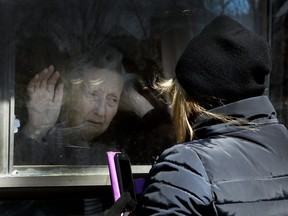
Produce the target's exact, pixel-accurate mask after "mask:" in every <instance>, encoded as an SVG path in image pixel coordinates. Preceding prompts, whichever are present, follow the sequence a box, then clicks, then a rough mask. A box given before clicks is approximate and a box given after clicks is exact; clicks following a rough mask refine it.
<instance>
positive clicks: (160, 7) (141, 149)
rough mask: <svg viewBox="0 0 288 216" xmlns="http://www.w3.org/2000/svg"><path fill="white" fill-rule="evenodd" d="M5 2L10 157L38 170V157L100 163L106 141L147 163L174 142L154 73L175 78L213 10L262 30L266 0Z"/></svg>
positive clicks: (44, 164) (49, 161) (47, 165)
mask: <svg viewBox="0 0 288 216" xmlns="http://www.w3.org/2000/svg"><path fill="white" fill-rule="evenodd" d="M1 4H3V5H5V7H7V8H8V9H9V10H5V11H6V12H5V14H7V13H9V14H13V17H12V16H11V17H10V18H9V19H10V20H11V24H10V25H9V26H10V27H11V29H10V30H9V31H11V37H9V38H10V40H11V41H12V42H13V43H12V44H13V49H12V50H13V52H9V53H6V55H7V58H8V59H13V60H14V62H15V63H14V66H13V67H12V68H10V69H9V71H7V73H9V74H10V75H9V76H12V77H14V76H15V87H13V88H14V89H15V109H14V107H13V112H14V113H13V112H12V114H11V115H13V117H14V114H15V116H16V121H15V125H13V127H14V126H15V134H14V135H15V136H14V137H13V143H12V144H13V145H12V146H13V148H11V149H12V150H11V156H12V164H13V165H14V166H15V169H16V168H17V169H22V170H24V171H25V170H29V172H30V171H31V168H32V172H35V173H37V172H38V171H37V172H36V168H39V165H40V166H41V167H40V168H41V169H42V171H43V172H46V173H47V172H48V173H50V172H51V173H53V172H54V171H55V169H51V166H53V167H55V166H56V167H57V168H59V169H60V173H65V172H67V170H65V169H66V168H67V165H68V168H70V172H72V173H74V172H76V173H77V172H80V171H79V170H78V168H79V166H80V167H87V165H88V166H90V165H101V166H102V165H104V166H103V167H105V165H106V164H107V159H106V152H107V151H112V150H113V151H124V152H126V153H127V154H128V155H129V156H130V158H131V162H132V164H133V165H151V164H152V162H153V160H154V159H155V157H156V156H157V155H158V154H159V153H160V152H161V151H162V150H163V149H165V148H167V147H169V146H170V145H173V144H174V143H175V138H174V131H173V127H172V122H171V118H170V116H169V107H167V105H166V103H164V102H163V101H165V100H169V98H168V97H166V96H159V95H158V94H157V93H156V92H155V91H154V90H153V88H152V83H153V81H154V80H155V78H156V79H159V78H173V77H174V68H175V64H176V62H177V59H178V58H179V56H180V54H181V52H182V51H183V49H184V47H185V46H186V44H187V43H188V41H189V40H190V39H191V38H192V37H194V36H195V35H197V33H199V32H200V31H201V30H202V28H203V27H204V26H205V25H206V24H207V23H208V22H210V21H211V20H212V19H213V18H214V17H215V16H217V15H219V14H226V15H229V16H231V17H233V18H234V19H236V20H238V21H239V22H241V23H242V24H243V25H244V26H246V27H247V28H249V29H250V30H252V31H255V32H257V33H260V34H262V35H263V36H266V32H267V29H266V25H267V17H266V6H267V3H266V1H256V0H255V1H249V0H247V1H237V0H234V1H208V0H207V1H192V0H180V1H170V0H169V1H162V0H161V1H160V0H151V1H150V0H146V1H140V0H132V1H131V0H127V1H112V0H103V1H102V0H98V1H94V0H84V1H83V0H82V1H79V0H70V1H56V0H52V1H41V0H28V1H21V0H12V1H7V2H5V3H1ZM4 46H5V45H4ZM124 71H125V72H124ZM11 74H12V75H11ZM14 89H13V92H14ZM13 94H14V93H13ZM132 111H133V112H132ZM18 121H19V122H18ZM18 123H19V125H18ZM13 129H14V128H13ZM11 133H12V131H11ZM63 169H64V170H63ZM75 170H76V171H75ZM12 171H13V169H12ZM86 171H87V172H88V173H90V172H93V171H91V170H89V169H87V170H86Z"/></svg>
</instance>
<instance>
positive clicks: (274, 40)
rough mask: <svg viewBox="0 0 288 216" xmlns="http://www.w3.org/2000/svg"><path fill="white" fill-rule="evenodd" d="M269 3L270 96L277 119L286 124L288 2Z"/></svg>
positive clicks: (287, 94) (287, 106)
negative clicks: (270, 48)
mask: <svg viewBox="0 0 288 216" xmlns="http://www.w3.org/2000/svg"><path fill="white" fill-rule="evenodd" d="M272 2H273V3H272V4H271V16H270V20H271V46H272V57H273V62H272V66H273V73H272V74H271V76H270V98H271V100H272V102H273V104H274V106H275V109H276V112H277V116H278V119H279V121H280V122H281V123H283V124H285V125H286V126H287V124H288V115H287V114H288V112H287V111H288V100H287V98H288V89H287V79H288V73H287V70H288V65H287V53H288V52H287V51H288V48H287V46H288V41H287V38H288V31H287V29H288V28H287V25H288V16H287V14H288V13H287V12H288V2H287V1H279V0H277V1H272Z"/></svg>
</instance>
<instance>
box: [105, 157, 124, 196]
mask: <svg viewBox="0 0 288 216" xmlns="http://www.w3.org/2000/svg"><path fill="white" fill-rule="evenodd" d="M117 153H120V152H112V151H109V152H107V157H108V168H109V173H110V181H111V186H112V190H113V196H114V201H116V200H118V199H119V198H120V196H121V193H120V187H119V181H118V177H117V172H116V166H115V160H114V158H115V155H116V154H117Z"/></svg>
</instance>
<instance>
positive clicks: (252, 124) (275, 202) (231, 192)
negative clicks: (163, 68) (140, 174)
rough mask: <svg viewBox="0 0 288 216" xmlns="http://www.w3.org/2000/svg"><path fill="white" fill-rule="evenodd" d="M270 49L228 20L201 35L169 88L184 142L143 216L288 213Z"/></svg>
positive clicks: (159, 175)
mask: <svg viewBox="0 0 288 216" xmlns="http://www.w3.org/2000/svg"><path fill="white" fill-rule="evenodd" d="M270 71H271V59H270V48H269V45H268V43H267V42H266V41H265V40H264V39H263V38H262V37H260V36H258V35H256V34H254V33H252V32H250V31H248V30H247V29H245V28H244V27H243V26H242V25H240V24H239V23H238V22H236V21H234V20H232V19H230V18H229V17H227V16H219V17H216V18H215V19H214V20H213V21H212V22H211V23H210V24H208V25H207V26H206V27H205V28H204V29H203V31H202V32H201V33H200V34H199V35H198V36H196V37H195V38H193V39H192V40H191V41H190V43H189V44H188V46H187V47H186V49H185V51H184V52H183V54H182V56H181V57H180V59H179V61H178V63H177V66H176V71H175V72H176V78H175V79H174V80H173V81H167V82H166V83H165V85H162V89H165V92H167V91H168V93H169V94H170V95H171V98H172V113H173V120H174V122H175V126H176V129H177V135H178V141H179V144H177V145H175V146H173V147H171V148H169V149H167V150H165V151H164V152H163V153H162V155H161V156H160V157H159V158H158V159H157V161H156V163H155V165H154V166H153V167H152V169H151V171H150V174H149V178H148V180H147V181H146V186H145V189H144V191H143V196H142V197H141V200H139V206H138V208H137V212H136V215H165V216H167V215H205V216H213V215H234V216H238V215H241V216H246V215H253V216H256V215H261V216H265V215H278V216H279V215H287V214H288V209H287V206H288V132H287V129H286V128H285V127H284V126H283V125H281V124H279V123H278V120H277V118H276V113H275V110H274V108H273V106H272V104H271V102H270V101H269V99H268V97H267V96H265V95H263V93H264V90H265V77H266V76H267V75H268V74H269V72H270Z"/></svg>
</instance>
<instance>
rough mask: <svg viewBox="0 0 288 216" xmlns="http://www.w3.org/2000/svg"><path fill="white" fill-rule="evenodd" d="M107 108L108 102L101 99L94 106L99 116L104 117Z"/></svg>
mask: <svg viewBox="0 0 288 216" xmlns="http://www.w3.org/2000/svg"><path fill="white" fill-rule="evenodd" d="M105 107H106V101H105V100H104V99H103V98H100V99H99V100H98V101H97V102H95V104H94V112H95V113H96V114H97V115H100V116H103V115H105Z"/></svg>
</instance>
